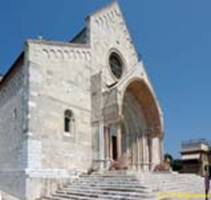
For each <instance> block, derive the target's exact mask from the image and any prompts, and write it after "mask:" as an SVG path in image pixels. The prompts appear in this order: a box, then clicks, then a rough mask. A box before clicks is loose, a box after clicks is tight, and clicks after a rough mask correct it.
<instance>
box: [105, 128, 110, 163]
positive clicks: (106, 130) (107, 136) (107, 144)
mask: <svg viewBox="0 0 211 200" xmlns="http://www.w3.org/2000/svg"><path fill="white" fill-rule="evenodd" d="M104 138H105V158H106V160H109V158H110V148H109V128H108V127H104Z"/></svg>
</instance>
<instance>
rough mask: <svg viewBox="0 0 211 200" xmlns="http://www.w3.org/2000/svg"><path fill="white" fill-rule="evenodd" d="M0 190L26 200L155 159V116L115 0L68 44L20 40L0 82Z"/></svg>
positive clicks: (158, 122) (158, 124)
mask: <svg viewBox="0 0 211 200" xmlns="http://www.w3.org/2000/svg"><path fill="white" fill-rule="evenodd" d="M0 137H1V139H0V191H2V194H4V195H7V197H6V199H13V200H14V199H18V200H20V199H21V200H23V199H24V200H34V199H36V198H38V197H40V196H41V195H45V194H46V193H49V192H51V191H53V190H54V189H55V188H56V187H57V186H58V184H61V183H64V182H65V181H69V180H70V179H71V178H73V177H74V175H75V174H78V173H82V172H87V170H88V169H89V168H90V167H91V166H93V165H95V166H98V169H99V170H100V169H106V167H107V163H108V162H109V161H110V160H118V159H120V158H122V157H125V158H126V159H127V161H128V163H129V169H133V170H139V171H150V170H152V169H153V167H154V166H155V165H157V164H159V163H160V162H161V160H162V159H163V116H162V112H161V109H160V106H159V103H158V100H157V97H156V95H155V91H154V90H153V87H152V85H151V83H150V81H149V78H148V76H147V73H146V71H145V69H144V65H143V62H142V60H138V56H137V52H136V50H135V47H134V45H133V42H132V40H131V37H130V34H129V32H128V29H127V27H126V24H125V21H124V19H123V16H122V13H121V11H120V9H119V6H118V4H117V2H112V3H111V4H110V5H108V6H106V7H105V8H103V9H101V10H98V11H97V12H95V13H93V14H92V15H90V16H89V17H88V18H86V26H85V28H84V29H83V30H82V31H81V32H80V33H79V34H77V35H76V37H75V38H73V39H72V40H71V42H58V41H47V40H43V39H39V40H34V39H33V40H32V39H30V40H27V41H26V43H25V47H24V49H23V52H22V53H21V54H20V56H19V57H18V58H17V60H16V62H15V63H14V64H13V65H12V67H11V69H10V70H9V71H8V73H7V74H5V76H4V78H3V79H2V81H1V83H0Z"/></svg>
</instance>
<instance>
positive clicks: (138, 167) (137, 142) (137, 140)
mask: <svg viewBox="0 0 211 200" xmlns="http://www.w3.org/2000/svg"><path fill="white" fill-rule="evenodd" d="M139 138H140V134H138V135H137V139H136V145H137V170H140V153H141V152H140V142H139Z"/></svg>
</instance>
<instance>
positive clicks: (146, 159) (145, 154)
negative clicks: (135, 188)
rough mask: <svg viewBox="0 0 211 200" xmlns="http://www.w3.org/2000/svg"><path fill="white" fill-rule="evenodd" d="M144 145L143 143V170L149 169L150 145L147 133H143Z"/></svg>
mask: <svg viewBox="0 0 211 200" xmlns="http://www.w3.org/2000/svg"><path fill="white" fill-rule="evenodd" d="M142 145H143V170H144V171H149V147H148V142H147V136H146V135H143V137H142Z"/></svg>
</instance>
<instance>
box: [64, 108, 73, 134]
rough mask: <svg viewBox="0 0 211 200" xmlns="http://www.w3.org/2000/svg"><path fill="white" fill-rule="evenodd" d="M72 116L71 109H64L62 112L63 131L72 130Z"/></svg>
mask: <svg viewBox="0 0 211 200" xmlns="http://www.w3.org/2000/svg"><path fill="white" fill-rule="evenodd" d="M74 121H75V120H74V117H73V113H72V111H71V110H66V111H65V113H64V131H65V132H67V133H72V132H73V128H74V127H73V126H74Z"/></svg>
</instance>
